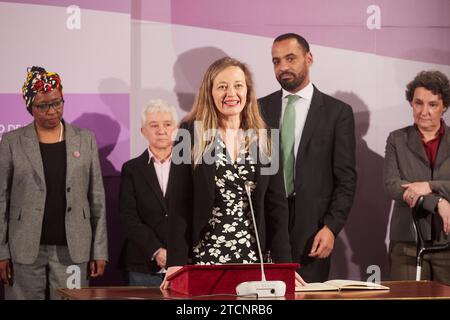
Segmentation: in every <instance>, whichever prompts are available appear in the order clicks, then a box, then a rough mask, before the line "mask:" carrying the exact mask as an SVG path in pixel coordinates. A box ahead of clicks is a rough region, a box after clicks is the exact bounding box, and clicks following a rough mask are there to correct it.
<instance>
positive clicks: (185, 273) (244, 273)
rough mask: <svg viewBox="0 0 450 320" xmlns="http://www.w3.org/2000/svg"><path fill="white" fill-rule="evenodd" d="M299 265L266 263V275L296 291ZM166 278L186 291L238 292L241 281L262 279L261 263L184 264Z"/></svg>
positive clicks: (184, 292)
mask: <svg viewBox="0 0 450 320" xmlns="http://www.w3.org/2000/svg"><path fill="white" fill-rule="evenodd" d="M298 266H299V265H298V264H297V263H267V264H264V271H265V274H266V279H267V280H268V281H269V280H281V281H284V282H285V283H286V294H293V293H294V292H295V271H296V270H297V268H298ZM167 280H169V281H170V288H171V290H172V291H176V292H179V293H182V294H186V295H207V294H236V286H237V285H238V284H240V283H241V282H245V281H260V280H261V265H260V264H259V263H255V264H253V263H249V264H220V265H185V266H183V268H181V269H180V270H178V271H177V272H175V273H174V274H172V275H171V276H170V277H168V278H167Z"/></svg>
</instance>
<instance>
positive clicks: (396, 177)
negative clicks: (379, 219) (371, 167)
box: [384, 126, 450, 242]
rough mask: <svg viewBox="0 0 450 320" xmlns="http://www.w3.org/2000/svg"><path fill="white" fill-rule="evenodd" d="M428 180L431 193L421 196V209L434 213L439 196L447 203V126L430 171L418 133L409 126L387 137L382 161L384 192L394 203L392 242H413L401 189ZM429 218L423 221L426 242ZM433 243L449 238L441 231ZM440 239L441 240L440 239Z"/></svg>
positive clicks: (449, 138) (449, 149)
mask: <svg viewBox="0 0 450 320" xmlns="http://www.w3.org/2000/svg"><path fill="white" fill-rule="evenodd" d="M417 181H429V183H430V187H431V189H432V190H433V193H432V194H429V195H426V196H425V197H424V200H425V201H424V208H425V209H427V210H428V211H429V212H431V213H436V206H437V202H438V199H439V197H443V198H445V199H447V200H450V127H448V126H446V127H445V133H444V136H443V137H442V140H441V143H440V145H439V149H438V152H437V155H436V161H435V164H434V169H433V170H431V168H430V165H429V162H428V158H427V156H426V154H425V148H424V146H423V144H422V140H421V138H420V134H419V131H418V129H417V128H416V127H414V126H408V127H405V128H402V129H399V130H396V131H393V132H391V133H390V134H389V137H388V139H387V142H386V156H385V160H384V186H385V190H386V193H387V194H388V195H389V196H390V197H391V198H392V199H393V200H395V204H394V209H393V212H392V218H391V228H390V239H391V240H392V241H404V242H409V241H414V242H415V241H416V236H415V235H416V232H415V229H414V226H413V221H412V215H411V208H409V206H408V205H407V204H406V202H404V201H403V192H404V188H402V187H401V185H402V184H404V183H408V182H417ZM431 218H432V215H429V216H428V217H427V218H426V219H424V220H423V225H422V228H421V229H422V231H423V233H424V237H425V239H426V240H431V226H432V222H431ZM436 235H437V236H438V237H436V238H434V239H433V240H441V239H450V237H447V236H445V235H444V233H443V231H441V232H440V233H439V232H438V233H437V234H436ZM439 238H440V239H439Z"/></svg>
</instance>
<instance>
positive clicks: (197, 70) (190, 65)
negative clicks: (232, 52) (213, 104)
mask: <svg viewBox="0 0 450 320" xmlns="http://www.w3.org/2000/svg"><path fill="white" fill-rule="evenodd" d="M225 56H227V54H226V53H225V52H224V51H222V50H221V49H218V48H215V47H203V48H195V49H192V50H188V51H185V52H183V53H181V54H180V55H179V56H178V58H177V60H176V61H175V64H174V66H173V77H174V79H175V88H174V90H175V93H176V95H177V98H178V105H179V106H180V108H181V109H182V110H183V111H186V112H189V111H190V110H191V108H192V105H193V104H194V100H195V94H196V92H197V91H198V88H199V86H200V83H201V82H202V79H203V75H204V73H205V72H206V69H208V67H209V66H210V65H211V64H212V63H213V62H214V61H216V60H218V59H220V58H223V57H225Z"/></svg>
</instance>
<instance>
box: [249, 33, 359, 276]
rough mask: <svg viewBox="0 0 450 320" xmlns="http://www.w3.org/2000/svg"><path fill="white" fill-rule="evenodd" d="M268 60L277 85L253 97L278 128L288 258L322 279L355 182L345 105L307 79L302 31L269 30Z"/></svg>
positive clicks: (349, 111)
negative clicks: (286, 209) (274, 34)
mask: <svg viewBox="0 0 450 320" xmlns="http://www.w3.org/2000/svg"><path fill="white" fill-rule="evenodd" d="M272 62H273V66H274V71H275V76H276V78H277V80H278V82H279V83H280V85H281V87H282V90H279V91H276V92H274V93H272V94H270V95H268V96H266V97H263V98H261V99H259V101H258V102H259V105H260V108H261V110H262V114H263V116H264V118H265V120H266V122H267V124H268V125H269V127H271V128H280V139H281V153H280V157H281V159H280V160H281V161H283V168H284V169H283V170H284V180H285V188H286V196H287V198H288V202H289V232H290V242H291V247H292V258H293V261H297V262H299V263H300V265H301V267H300V269H299V273H300V275H301V276H302V277H303V279H304V280H305V281H307V282H314V281H325V280H327V279H328V274H329V270H330V254H331V252H332V250H333V246H334V241H335V238H336V236H337V235H338V233H339V232H340V230H341V229H342V228H343V226H344V224H345V221H346V219H347V216H348V213H349V212H350V209H351V207H352V203H353V197H354V193H355V188H356V171H355V133H354V131H355V130H354V118H353V112H352V109H351V107H350V106H349V105H347V104H345V103H344V102H342V101H339V100H337V99H335V98H333V97H330V96H328V95H326V94H324V93H322V92H320V91H319V90H317V88H316V87H315V86H313V85H312V83H311V82H310V79H309V68H310V67H311V65H312V64H313V56H312V54H311V51H310V49H309V44H308V42H307V41H306V40H305V39H304V38H303V37H301V36H299V35H297V34H294V33H288V34H284V35H281V36H279V37H277V38H276V39H275V40H274V42H273V46H272Z"/></svg>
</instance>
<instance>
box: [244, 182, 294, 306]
mask: <svg viewBox="0 0 450 320" xmlns="http://www.w3.org/2000/svg"><path fill="white" fill-rule="evenodd" d="M252 185H253V182H250V181H246V182H245V191H246V193H247V197H248V201H249V203H250V213H251V216H252V222H253V227H254V228H255V238H256V244H257V246H258V254H259V260H260V265H261V281H246V282H242V283H240V284H238V285H237V287H236V293H237V294H238V295H256V296H257V297H258V298H269V297H284V295H285V293H286V283H284V281H279V280H274V281H267V280H266V274H265V272H264V262H263V255H262V251H261V244H260V241H259V235H258V227H257V225H256V219H255V213H254V211H253V204H252V197H251V187H252Z"/></svg>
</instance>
